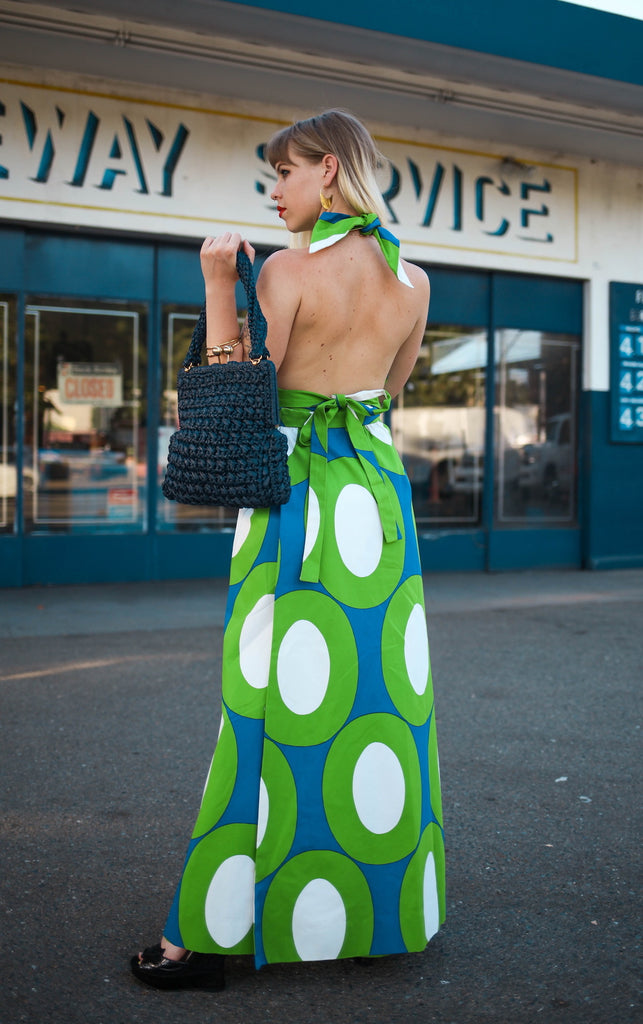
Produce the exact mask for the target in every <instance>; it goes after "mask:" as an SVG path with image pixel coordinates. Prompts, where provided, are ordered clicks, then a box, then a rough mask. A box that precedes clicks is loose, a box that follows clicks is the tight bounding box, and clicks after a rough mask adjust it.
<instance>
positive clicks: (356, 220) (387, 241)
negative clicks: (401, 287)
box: [308, 213, 413, 288]
mask: <svg viewBox="0 0 643 1024" xmlns="http://www.w3.org/2000/svg"><path fill="white" fill-rule="evenodd" d="M354 228H357V229H358V230H359V232H360V234H361V235H373V237H374V238H376V239H377V242H378V244H379V247H380V249H381V250H382V252H383V254H384V258H385V260H386V262H387V263H388V265H389V267H390V268H391V270H392V271H393V273H394V274H395V276H396V277H397V279H398V281H401V282H402V283H403V284H406V285H408V286H409V288H412V287H413V285H412V284H411V282H410V281H409V279H408V277H407V276H406V271H405V270H404V267H403V266H402V261H401V259H400V243H399V242H398V240H397V238H396V237H395V235H392V234H391V232H390V231H387V230H386V228H384V227H382V224H381V222H380V219H379V217H378V216H377V214H375V213H362V214H358V215H357V216H355V217H350V216H349V215H348V214H346V213H322V214H321V216H320V218H319V220H318V221H317V223H316V224H315V226H314V228H313V230H312V234H311V237H310V248H309V250H308V251H309V252H319V250H320V249H326V248H328V246H329V245H334V244H335V242H339V240H340V238H344V237H345V236H346V235H347V234H348V232H349V231H353V229H354Z"/></svg>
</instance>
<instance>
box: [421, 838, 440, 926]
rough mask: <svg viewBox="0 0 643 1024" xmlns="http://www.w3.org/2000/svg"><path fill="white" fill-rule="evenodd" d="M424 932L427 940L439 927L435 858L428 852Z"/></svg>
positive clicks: (424, 894)
mask: <svg viewBox="0 0 643 1024" xmlns="http://www.w3.org/2000/svg"><path fill="white" fill-rule="evenodd" d="M422 888H423V898H424V934H425V935H426V941H427V942H428V941H429V939H430V938H431V936H432V935H435V933H436V932H437V930H438V928H439V927H440V906H439V903H438V883H437V879H436V875H435V858H434V856H433V853H432V852H431V853H429V855H428V857H427V858H426V864H425V865H424V883H423V887H422Z"/></svg>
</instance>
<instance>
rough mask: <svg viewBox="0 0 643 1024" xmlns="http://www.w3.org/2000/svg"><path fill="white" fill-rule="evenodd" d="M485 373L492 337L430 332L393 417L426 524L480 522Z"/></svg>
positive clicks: (457, 330) (450, 329) (447, 328)
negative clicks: (490, 338) (488, 338)
mask: <svg viewBox="0 0 643 1024" xmlns="http://www.w3.org/2000/svg"><path fill="white" fill-rule="evenodd" d="M486 365H487V335H486V332H484V331H481V330H478V329H470V328H463V327H457V326H451V325H440V326H437V327H435V326H432V327H431V328H429V329H428V330H427V331H426V333H425V335H424V341H423V343H422V347H421V349H420V354H419V357H418V360H417V362H416V364H415V367H414V369H413V372H412V374H411V376H410V378H409V380H408V382H407V384H406V386H405V388H404V391H403V392H402V393H401V394H400V395H399V397H398V399H397V401H396V403H395V407H394V411H393V415H392V427H393V437H394V441H395V444H396V446H397V449H398V451H399V452H400V454H401V456H402V459H403V462H404V465H405V468H406V471H407V473H408V476H409V479H410V481H411V488H412V492H413V506H414V510H415V516H416V519H417V520H418V521H419V522H422V521H431V522H436V523H437V522H453V523H478V522H480V516H481V502H482V483H483V476H484V436H485V378H486Z"/></svg>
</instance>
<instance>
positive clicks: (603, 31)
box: [0, 0, 643, 586]
mask: <svg viewBox="0 0 643 1024" xmlns="http://www.w3.org/2000/svg"><path fill="white" fill-rule="evenodd" d="M416 6H417V5H413V4H410V3H402V4H399V5H398V6H397V9H396V12H395V14H396V17H395V20H394V22H393V20H392V18H391V14H390V13H389V12H388V11H387V10H385V9H384V8H382V9H381V10H380V9H378V8H377V6H376V7H375V8H374V9H373V7H372V6H371V7H369V10H368V12H366V11H365V10H364V7H363V5H361V4H359V3H344V4H341V5H340V4H333V3H331V4H330V6H329V5H327V7H326V9H325V11H324V14H325V17H326V18H328V19H330V18H332V19H333V20H327V21H323V22H322V21H319V20H317V19H312V18H310V17H308V16H307V14H306V11H305V5H304V4H301V3H296V2H289V3H281V4H270V5H267V4H266V5H264V4H255V5H253V6H250V5H248V4H245V3H218V2H202V3H197V2H196V0H195V2H191V0H188V2H187V3H186V4H184V5H181V10H180V12H177V11H176V10H175V9H174V5H172V4H169V3H156V4H151V3H147V2H144V3H142V4H139V5H138V7H137V11H136V20H133V19H132V16H131V14H130V12H129V11H128V10H127V8H126V5H124V4H122V5H121V4H120V3H118V2H115V3H110V4H107V3H101V2H87V0H84V2H82V0H81V2H79V3H76V4H75V5H74V10H70V9H67V8H66V7H64V6H62V5H59V4H30V3H16V2H3V0H0V26H1V27H2V33H1V37H0V38H1V40H2V41H1V42H0V61H1V66H0V137H1V141H0V330H1V331H2V338H1V343H2V363H1V365H0V372H1V374H2V380H1V382H0V385H1V386H0V395H1V398H2V420H1V422H0V429H1V431H2V434H1V436H0V445H1V450H0V553H1V554H0V566H1V568H0V585H3V586H18V585H23V584H29V583H36V582H83V581H89V580H121V579H150V578H171V577H175V578H176V577H189V576H211V575H224V574H225V572H226V568H227V559H228V557H229V552H230V547H231V538H232V529H233V524H234V513H233V511H232V510H229V509H195V508H191V507H183V506H176V505H173V504H172V503H171V502H168V501H167V500H166V499H165V498H164V497H163V496H162V494H161V491H160V483H161V481H162V478H163V468H164V458H165V453H166V451H167V441H168V436H169V434H170V433H171V431H172V430H173V429H174V426H175V423H176V398H175V385H174V382H175V378H176V373H177V371H178V367H179V364H180V362H181V360H182V358H183V355H184V353H185V350H186V349H187V344H188V341H189V336H190V332H191V328H192V325H193V323H194V320H195V318H196V316H197V314H198V310H199V307H200V304H201V301H202V284H201V279H200V270H199V262H198V250H199V245H200V240H201V238H202V237H203V235H204V234H206V233H207V234H213V233H217V232H219V231H221V230H240V231H241V232H242V233H243V234H244V235H245V236H246V237H248V238H249V239H250V241H251V242H252V243H253V245H255V247H256V248H257V251H258V262H260V261H261V259H262V258H263V257H265V255H266V254H268V253H269V252H271V251H273V250H274V249H275V248H276V247H279V246H282V245H286V244H287V242H288V239H287V236H286V233H285V230H284V228H283V226H282V225H281V224H280V222H279V221H278V219H277V217H276V214H275V211H274V204H273V203H272V202H271V201H270V198H269V193H270V190H271V182H272V181H273V180H274V175H273V172H272V170H271V168H270V167H269V165H267V164H266V163H265V162H264V161H263V159H262V147H263V144H264V143H265V142H266V140H267V139H268V138H269V136H270V135H271V134H272V132H273V131H274V130H276V129H277V128H279V127H280V126H281V125H283V124H287V123H290V122H291V121H292V120H293V119H295V118H297V117H306V116H309V115H310V114H311V113H314V112H318V111H319V110H322V109H325V108H327V107H330V106H342V107H344V108H346V109H350V110H351V111H352V112H354V113H356V114H357V115H358V116H360V117H361V118H362V119H363V120H364V121H365V122H366V124H367V125H368V127H369V129H370V130H371V131H372V133H373V134H374V136H375V138H376V141H377V143H378V145H379V148H380V150H381V152H382V154H383V157H384V160H383V163H382V168H381V186H382V191H383V194H384V197H385V199H386V203H387V207H388V212H389V226H390V228H391V230H393V231H394V233H395V234H396V235H398V237H399V238H400V240H401V244H402V251H403V254H404V255H405V257H406V258H408V259H411V260H413V261H415V262H417V263H419V264H421V265H422V266H423V267H425V269H426V271H427V273H428V275H429V278H430V279H431V282H432V302H431V309H430V312H429V320H428V324H427V331H426V335H425V341H424V344H423V346H422V351H421V354H420V358H419V360H418V363H417V365H416V368H415V370H414V373H413V375H412V377H411V379H410V381H409V383H408V385H407V387H406V389H405V391H404V393H403V394H402V395H401V396H400V398H399V400H398V401H397V403H396V405H395V407H394V409H393V411H392V413H391V426H392V429H393V432H394V436H395V440H396V443H397V445H398V447H399V449H400V451H401V454H402V456H403V458H404V460H405V463H406V466H407V470H408V473H409V477H410V479H411V482H412V486H413V492H414V501H415V511H416V517H417V521H418V532H419V535H420V544H421V552H422V557H423V564H424V566H425V568H426V569H427V570H436V569H444V570H449V569H458V570H463V569H466V570H484V569H488V570H501V569H508V568H526V567H530V566H569V567H579V568H580V567H585V568H603V567H610V568H612V567H627V566H634V565H639V566H640V565H641V564H643V70H641V63H640V60H639V61H637V60H636V53H637V52H638V53H640V52H641V45H640V44H641V42H643V21H638V20H636V19H631V18H623V17H616V16H613V15H607V14H604V13H602V12H599V11H588V10H585V9H584V8H581V7H578V6H576V5H571V4H568V3H563V2H561V0H542V2H541V3H539V4H536V5H534V6H535V8H536V12H535V13H531V14H526V13H525V12H521V10H520V5H512V4H509V3H508V2H504V0H495V2H494V3H491V4H486V5H485V12H486V13H485V14H484V16H483V14H482V13H481V5H479V4H477V3H474V2H473V0H457V2H454V3H453V4H452V5H449V11H448V12H444V11H443V10H442V8H443V7H444V5H441V4H435V5H432V4H431V3H427V4H426V5H425V6H426V18H425V24H418V19H417V17H414V16H413V15H414V11H416ZM490 7H491V8H495V11H494V10H490ZM516 7H517V8H518V9H517V10H514V8H516ZM121 8H122V9H121ZM494 14H495V18H494V17H492V15H494ZM503 17H504V21H503ZM606 39H609V40H610V43H611V45H610V46H605V45H604V42H605V40H606ZM572 43H574V45H572ZM581 43H582V45H580V44H581ZM606 51H607V56H606ZM579 53H580V56H578V54H579ZM581 62H582V63H581ZM619 76H620V77H619ZM329 301H332V297H331V296H329Z"/></svg>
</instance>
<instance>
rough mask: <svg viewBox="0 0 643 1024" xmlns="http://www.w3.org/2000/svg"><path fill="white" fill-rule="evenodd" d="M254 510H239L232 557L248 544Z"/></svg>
mask: <svg viewBox="0 0 643 1024" xmlns="http://www.w3.org/2000/svg"><path fill="white" fill-rule="evenodd" d="M253 511H254V509H251V508H242V509H240V510H239V515H238V516H237V528H236V530H235V531H234V541H233V543H232V557H233V558H234V556H235V555H236V554H238V552H239V551H240V550H241V548H242V547H243V545H244V544H245V542H246V539H247V537H248V534H249V533H250V527H251V526H252V513H253Z"/></svg>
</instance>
